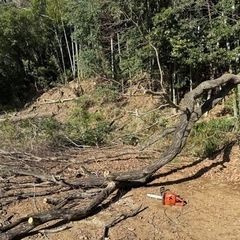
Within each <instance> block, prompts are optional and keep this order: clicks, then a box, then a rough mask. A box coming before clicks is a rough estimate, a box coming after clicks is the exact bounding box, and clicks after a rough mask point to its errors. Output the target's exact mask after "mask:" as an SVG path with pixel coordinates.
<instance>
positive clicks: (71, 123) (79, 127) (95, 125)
mask: <svg viewBox="0 0 240 240" xmlns="http://www.w3.org/2000/svg"><path fill="white" fill-rule="evenodd" d="M110 131H111V128H110V126H109V122H108V121H107V120H106V119H105V118H104V117H103V116H102V115H101V114H100V113H98V112H96V113H90V112H89V111H88V110H87V109H85V108H82V107H77V108H76V109H75V110H74V111H73V113H72V116H71V117H70V118H69V120H68V121H67V122H66V123H65V124H64V126H63V132H64V134H65V135H66V136H67V137H68V138H69V139H71V141H73V142H75V143H76V144H80V145H81V144H87V145H100V144H103V143H105V142H106V141H107V137H108V134H109V133H110Z"/></svg>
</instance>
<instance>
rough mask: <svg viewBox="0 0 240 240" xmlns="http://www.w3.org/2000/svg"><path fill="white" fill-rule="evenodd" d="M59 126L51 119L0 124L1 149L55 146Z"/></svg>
mask: <svg viewBox="0 0 240 240" xmlns="http://www.w3.org/2000/svg"><path fill="white" fill-rule="evenodd" d="M59 129H60V124H59V123H58V122H57V121H56V120H54V119H52V118H46V119H38V120H31V121H30V120H25V121H21V122H18V123H13V122H10V121H4V122H2V123H0V140H1V142H2V147H3V148H19V149H28V150H29V149H30V150H31V148H32V147H34V148H37V147H38V146H39V147H41V144H50V145H54V144H56V142H55V141H56V140H57V137H58V135H59Z"/></svg>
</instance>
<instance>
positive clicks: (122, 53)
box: [0, 0, 240, 110]
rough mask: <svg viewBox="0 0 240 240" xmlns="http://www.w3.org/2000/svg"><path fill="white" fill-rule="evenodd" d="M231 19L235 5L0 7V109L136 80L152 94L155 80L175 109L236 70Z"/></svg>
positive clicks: (48, 0) (237, 27) (18, 1)
mask: <svg viewBox="0 0 240 240" xmlns="http://www.w3.org/2000/svg"><path fill="white" fill-rule="evenodd" d="M239 13H240V3H239V1H236V0H221V1H208V0H197V1H184V0H181V1H162V0H156V1H155V0H146V1H131V0H127V1H124V2H123V1H107V0H104V1H98V0H90V1H84V0H83V1H81V0H70V1H65V0H32V1H28V0H15V1H10V0H9V1H7V0H6V1H1V3H0V18H1V19H0V42H1V45H0V86H1V87H0V104H1V108H2V109H3V110H4V109H7V108H9V107H10V108H14V107H21V106H23V105H24V104H25V103H26V102H27V101H29V100H30V99H31V98H33V97H35V96H36V95H38V94H39V93H40V92H42V91H43V90H44V89H48V88H51V87H53V86H56V85H57V84H59V83H61V84H65V83H66V82H68V81H70V80H72V79H76V78H77V79H78V81H81V79H86V78H96V77H101V78H107V79H108V80H109V81H112V83H113V84H115V85H116V86H117V87H118V88H119V89H120V90H121V91H124V90H125V89H126V88H127V87H128V85H129V79H132V78H134V77H136V76H138V77H142V78H145V79H146V81H148V82H149V85H150V86H148V87H149V88H150V89H152V90H154V91H158V90H159V89H160V88H161V86H160V85H161V84H160V83H159V82H160V79H162V80H161V81H163V84H164V86H165V88H166V89H167V91H168V94H169V98H171V99H172V101H174V102H176V103H178V102H179V101H180V100H181V98H182V96H183V95H184V93H186V92H187V91H189V90H190V89H192V88H194V87H195V86H197V85H198V84H199V83H201V82H202V81H204V80H207V79H214V78H216V77H219V76H220V75H222V74H223V73H225V72H230V73H235V74H237V73H238V72H239V71H240V69H239V66H240V64H239V61H240V45H239V41H240V40H239V36H240V24H239V18H240V16H239ZM29 90H30V91H29Z"/></svg>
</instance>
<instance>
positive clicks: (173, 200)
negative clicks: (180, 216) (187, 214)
mask: <svg viewBox="0 0 240 240" xmlns="http://www.w3.org/2000/svg"><path fill="white" fill-rule="evenodd" d="M160 193H161V195H154V194H147V196H148V197H151V198H155V199H160V200H162V203H163V205H171V206H172V205H175V206H184V205H185V204H187V202H186V201H185V200H184V199H183V198H181V197H180V196H179V195H176V194H175V193H173V192H171V191H170V190H169V189H165V188H164V187H161V188H160Z"/></svg>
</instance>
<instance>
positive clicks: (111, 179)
mask: <svg viewBox="0 0 240 240" xmlns="http://www.w3.org/2000/svg"><path fill="white" fill-rule="evenodd" d="M239 83H240V75H233V74H224V75H223V76H221V77H220V78H217V79H214V80H209V81H205V82H202V83H201V84H200V85H199V86H197V87H196V88H195V89H193V90H192V91H190V92H189V93H187V94H186V95H185V96H184V98H183V100H182V102H181V103H180V106H179V109H180V110H179V111H181V115H180V118H179V123H178V125H177V126H176V128H175V132H174V136H173V141H172V144H171V146H170V147H169V149H168V150H167V151H166V152H165V153H163V154H162V155H161V156H160V157H159V160H157V161H155V162H153V163H152V164H150V165H148V166H146V167H144V168H143V169H139V170H135V171H129V172H122V173H114V174H110V175H107V176H106V177H104V176H101V177H96V176H94V177H92V176H91V175H89V177H88V178H85V179H75V180H74V181H73V180H71V181H70V180H69V181H68V180H66V179H64V180H61V179H60V180H59V179H58V180H57V179H54V178H52V176H49V177H48V176H44V177H45V180H46V179H47V180H48V181H52V182H55V183H56V184H59V185H60V184H64V185H65V186H68V187H72V188H75V189H76V187H78V188H80V187H82V188H86V187H88V188H89V187H92V188H96V187H99V188H101V191H100V192H99V193H98V194H97V195H96V196H95V197H94V198H93V200H91V201H90V202H89V203H88V204H87V205H86V206H84V207H79V208H74V209H71V208H66V207H65V205H59V206H58V207H55V208H53V209H52V210H48V211H46V212H42V213H39V214H36V215H33V216H29V217H27V218H22V219H19V220H18V221H16V222H13V223H12V224H9V225H6V226H3V227H1V228H0V239H8V240H9V239H21V238H22V237H24V236H27V235H28V233H29V232H30V231H31V230H33V229H35V228H36V227H37V226H40V225H42V224H44V223H46V222H49V221H52V220H59V221H60V220H61V223H66V222H68V221H72V220H80V219H83V218H85V217H87V216H89V215H90V214H91V213H93V211H94V210H95V209H96V208H97V207H98V206H99V205H100V204H101V203H102V202H103V201H104V200H105V199H107V198H108V197H109V195H110V194H112V193H113V192H114V191H116V190H117V189H121V188H125V187H127V188H129V187H133V186H134V187H136V186H140V185H144V184H146V183H147V182H148V181H149V179H150V178H151V177H152V176H153V175H154V173H155V172H156V171H158V170H159V169H160V168H161V167H162V166H163V165H165V164H167V163H169V162H170V161H172V160H173V159H174V158H175V157H176V156H177V155H178V154H179V153H180V152H181V151H182V149H183V148H184V146H185V144H186V140H187V138H188V136H189V134H190V131H191V128H192V127H193V125H194V124H195V123H196V122H197V121H198V120H199V118H201V116H202V115H203V114H204V113H206V112H207V111H209V110H211V109H212V108H213V107H214V106H215V105H216V104H217V103H219V102H220V101H221V100H222V99H223V98H224V97H225V96H226V95H227V94H228V93H229V92H230V91H231V90H232V89H233V88H235V87H236V86H237V84H239ZM220 87H221V88H220ZM211 89H215V91H214V95H212V96H211V98H210V99H208V100H206V101H205V102H204V103H203V104H202V105H201V106H198V105H197V104H196V100H197V99H198V98H199V97H201V96H202V95H203V93H204V92H206V91H209V90H211ZM216 89H220V90H218V91H217V90H216ZM1 170H2V171H4V167H2V168H1V166H0V172H1ZM5 171H7V170H6V169H5ZM16 171H19V169H17V170H16ZM22 174H24V173H23V172H22ZM25 174H26V175H29V174H32V175H33V176H34V174H33V173H25ZM37 177H38V178H41V176H39V175H38V176H37ZM103 187H104V188H103ZM76 191H80V190H79V189H76ZM30 220H31V221H30Z"/></svg>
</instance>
